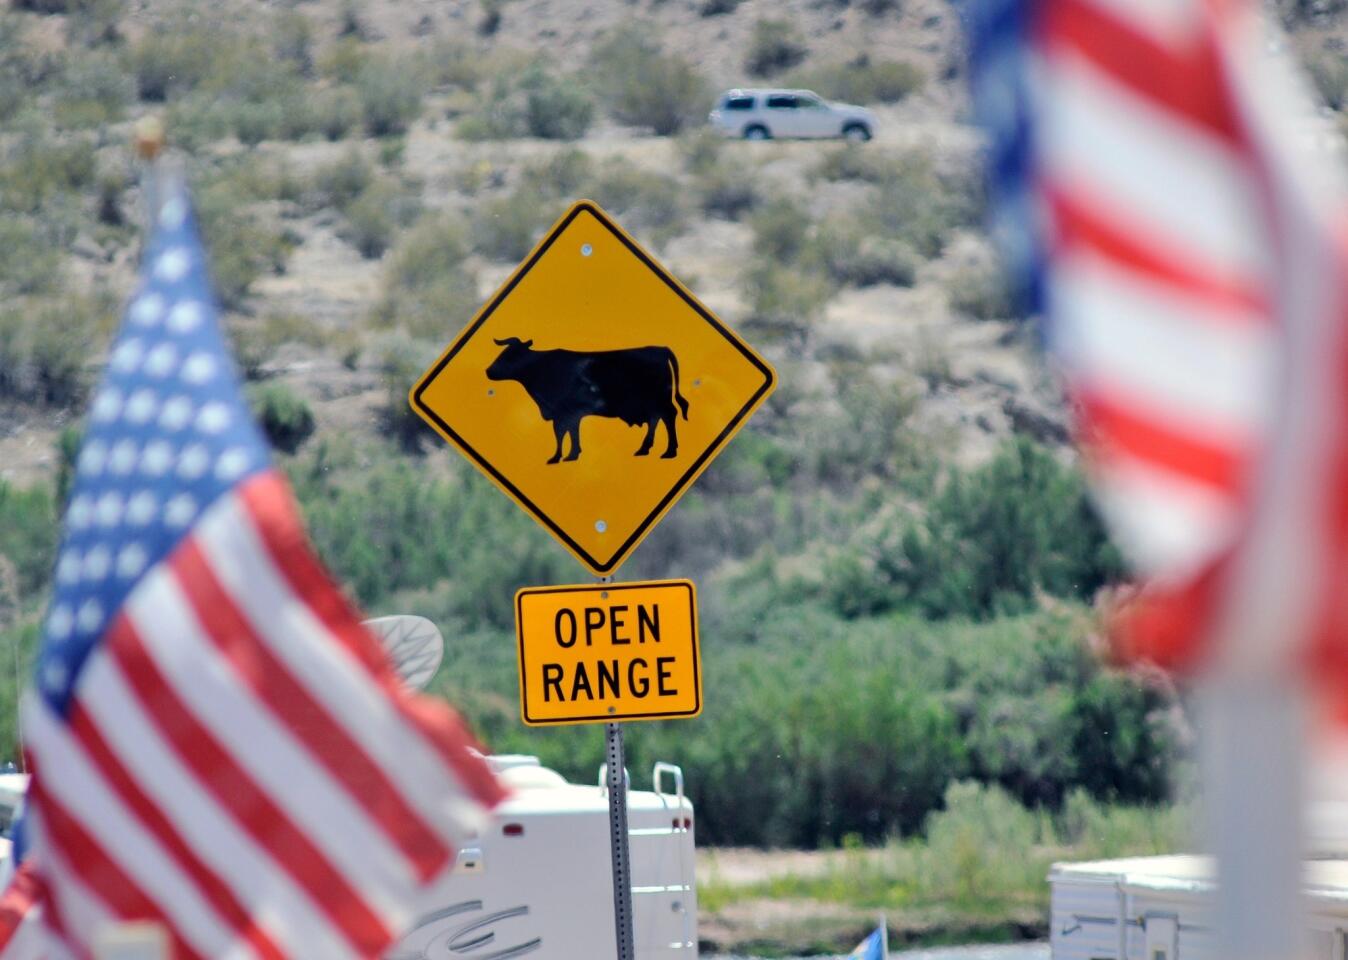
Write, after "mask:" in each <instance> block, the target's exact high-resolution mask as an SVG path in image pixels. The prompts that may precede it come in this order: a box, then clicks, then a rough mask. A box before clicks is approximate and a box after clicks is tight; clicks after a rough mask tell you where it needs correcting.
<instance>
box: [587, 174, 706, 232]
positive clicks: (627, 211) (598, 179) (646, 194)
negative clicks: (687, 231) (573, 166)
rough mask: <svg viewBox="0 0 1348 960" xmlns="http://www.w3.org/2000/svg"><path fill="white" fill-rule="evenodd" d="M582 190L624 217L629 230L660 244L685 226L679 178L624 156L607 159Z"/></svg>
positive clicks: (613, 212) (685, 213) (606, 208)
mask: <svg viewBox="0 0 1348 960" xmlns="http://www.w3.org/2000/svg"><path fill="white" fill-rule="evenodd" d="M583 189H584V191H585V192H588V193H589V194H590V195H591V196H592V197H593V198H594V200H595V201H596V202H597V203H599V204H600V205H601V206H602V207H603V208H604V209H605V210H608V211H609V212H610V213H612V214H614V215H616V216H621V217H622V222H623V226H625V227H626V228H627V229H628V230H630V231H632V232H634V233H637V234H639V235H640V234H646V235H649V236H650V237H651V238H652V239H653V240H654V241H655V242H657V243H663V242H664V241H665V240H667V239H669V238H670V237H672V236H674V235H676V234H678V233H680V232H681V231H682V230H683V228H684V226H685V225H686V222H687V211H686V208H685V206H684V202H683V191H682V190H681V189H680V186H679V183H678V181H676V180H674V179H673V178H672V177H667V176H664V175H663V174H659V173H654V172H652V171H648V170H643V169H641V168H640V167H638V166H636V165H635V164H633V163H631V162H629V161H627V160H624V159H622V158H621V157H614V158H612V159H610V160H608V161H607V162H606V163H605V164H604V165H603V166H602V167H601V168H600V170H599V172H598V173H597V174H596V175H595V177H594V179H593V181H592V182H591V183H589V184H588V185H585V186H584V188H583ZM572 192H573V193H575V192H580V191H572Z"/></svg>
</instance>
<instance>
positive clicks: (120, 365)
mask: <svg viewBox="0 0 1348 960" xmlns="http://www.w3.org/2000/svg"><path fill="white" fill-rule="evenodd" d="M144 352H145V347H144V345H143V344H142V343H141V342H140V341H139V340H137V339H135V338H132V339H130V340H127V341H126V342H125V343H123V344H120V345H119V346H118V347H117V349H116V350H114V351H112V361H111V362H112V369H114V370H116V371H118V372H120V373H131V372H132V371H133V370H135V369H136V367H138V366H140V358H141V354H143V353H144Z"/></svg>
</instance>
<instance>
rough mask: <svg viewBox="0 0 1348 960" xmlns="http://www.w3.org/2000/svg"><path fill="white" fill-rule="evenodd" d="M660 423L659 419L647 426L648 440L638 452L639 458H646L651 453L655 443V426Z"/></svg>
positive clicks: (643, 441)
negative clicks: (652, 445)
mask: <svg viewBox="0 0 1348 960" xmlns="http://www.w3.org/2000/svg"><path fill="white" fill-rule="evenodd" d="M659 422H660V420H659V418H658V417H657V418H654V419H652V420H651V421H649V422H648V423H647V424H646V439H645V440H642V441H641V449H640V450H638V451H637V456H638V457H644V456H646V454H648V453H650V452H651V444H653V443H655V425H656V424H657V423H659Z"/></svg>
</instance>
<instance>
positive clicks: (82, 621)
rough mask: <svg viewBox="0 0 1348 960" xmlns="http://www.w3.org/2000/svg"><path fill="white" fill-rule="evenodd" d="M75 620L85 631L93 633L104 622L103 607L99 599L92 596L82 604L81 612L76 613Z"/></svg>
mask: <svg viewBox="0 0 1348 960" xmlns="http://www.w3.org/2000/svg"><path fill="white" fill-rule="evenodd" d="M75 622H76V623H78V624H79V627H80V629H81V630H83V631H84V632H85V633H93V632H94V630H95V629H97V628H98V625H99V624H100V623H102V622H103V607H102V606H101V605H100V604H99V602H98V601H97V600H95V599H93V598H92V597H90V598H89V599H88V600H86V601H84V603H82V604H80V612H79V613H77V614H76V615H75Z"/></svg>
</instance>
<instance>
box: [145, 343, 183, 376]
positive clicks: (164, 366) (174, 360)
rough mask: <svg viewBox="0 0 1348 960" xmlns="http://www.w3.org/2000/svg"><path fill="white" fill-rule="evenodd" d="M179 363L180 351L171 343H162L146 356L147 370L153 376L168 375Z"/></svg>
mask: <svg viewBox="0 0 1348 960" xmlns="http://www.w3.org/2000/svg"><path fill="white" fill-rule="evenodd" d="M177 364H178V351H177V350H175V349H174V347H173V344H171V343H161V344H160V345H159V346H157V347H155V348H154V349H153V350H151V351H150V355H149V356H147V357H146V358H145V372H146V373H148V374H149V375H150V376H152V377H167V376H168V375H169V374H170V373H172V372H173V368H174V367H175V366H177Z"/></svg>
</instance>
